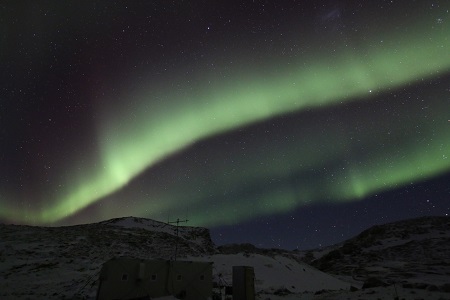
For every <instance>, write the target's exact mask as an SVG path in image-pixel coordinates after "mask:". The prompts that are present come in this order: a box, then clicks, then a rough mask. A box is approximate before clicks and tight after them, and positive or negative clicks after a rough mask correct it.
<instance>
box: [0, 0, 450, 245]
mask: <svg viewBox="0 0 450 300" xmlns="http://www.w3.org/2000/svg"><path fill="white" fill-rule="evenodd" d="M317 3H318V2H317V1H316V2H314V1H305V2H302V3H297V2H295V1H282V2H276V3H272V4H270V3H267V2H263V1H262V2H258V1H256V2H252V3H248V4H243V3H240V2H238V1H236V2H234V1H232V2H226V3H225V2H224V3H221V4H214V5H213V4H209V3H207V2H203V1H194V2H192V1H191V2H180V3H177V4H174V3H170V4H168V3H166V2H164V1H155V2H151V3H147V2H145V1H136V2H133V3H125V2H124V3H110V2H107V1H104V2H96V3H90V2H87V1H86V2H83V4H82V5H80V4H75V2H68V3H65V4H60V3H58V2H57V1H49V2H46V3H45V4H33V5H29V6H26V5H25V4H17V3H14V2H9V3H6V4H2V5H3V7H2V15H1V17H2V18H1V24H0V25H2V26H1V33H2V35H1V36H2V40H1V46H0V51H1V54H0V60H1V62H2V65H3V66H4V68H3V71H2V83H1V86H2V100H1V107H0V109H1V115H0V116H1V121H2V122H1V125H2V126H1V127H2V129H1V131H0V134H1V135H0V138H1V140H2V148H1V152H0V164H1V166H2V168H1V170H0V176H1V181H0V220H4V221H5V222H13V223H21V224H37V225H61V224H63V225H66V224H77V223H84V222H95V221H100V220H104V219H107V218H113V217H120V216H128V215H133V216H140V217H148V218H153V219H157V220H163V221H165V220H166V219H167V218H170V217H175V218H176V217H186V218H188V219H189V220H190V225H199V226H207V227H209V228H211V229H212V232H213V233H214V234H217V235H218V236H217V237H216V238H217V239H218V242H221V241H222V242H225V241H233V237H231V236H234V238H235V239H237V240H239V239H241V240H243V241H245V240H248V242H254V243H257V244H260V245H262V246H267V247H268V246H284V247H301V248H304V247H310V246H311V247H312V246H313V245H317V244H318V243H319V242H317V241H320V239H321V238H322V239H323V241H321V242H320V243H321V244H327V243H329V242H331V241H334V242H335V241H337V240H338V239H337V238H336V237H333V238H330V237H329V236H328V235H330V233H328V234H326V235H324V236H322V237H321V236H320V234H318V233H317V231H316V232H313V231H308V230H309V229H311V228H313V227H314V226H315V227H320V225H317V223H320V222H321V221H322V223H321V224H323V228H326V227H327V226H334V227H333V228H336V227H337V228H338V229H339V228H340V229H341V231H342V232H339V233H338V234H339V235H340V236H341V237H344V236H346V237H348V235H350V234H354V233H357V232H358V230H360V229H362V227H364V226H366V225H370V224H375V223H378V222H384V221H389V220H393V219H396V218H405V217H414V216H419V215H426V214H443V213H444V214H446V213H449V211H450V201H449V200H450V199H449V198H450V184H446V182H447V181H448V180H446V179H448V178H449V172H450V159H448V156H449V155H450V123H449V122H448V120H449V119H450V114H449V113H450V90H449V83H450V81H449V80H450V54H449V53H450V51H449V49H450V40H449V36H450V26H449V20H448V17H449V12H448V9H449V7H445V4H444V3H443V2H442V3H440V2H439V1H438V2H435V3H429V2H425V1H424V2H420V1H419V2H414V5H411V4H410V2H407V1H392V2H391V1H386V2H384V1H383V2H382V3H377V4H375V3H371V4H369V3H364V4H361V3H359V2H357V1H340V2H339V3H338V4H336V3H337V2H331V1H322V2H320V4H317ZM332 12H333V13H332ZM436 186H437V187H436ZM431 187H432V188H431ZM405 191H406V192H405ZM412 191H414V192H412ZM392 195H395V196H392ZM398 195H402V196H398ZM392 197H393V198H392ZM395 201H399V202H398V203H397V202H396V203H393V202H395ZM386 203H392V204H391V205H392V207H397V208H398V207H399V206H402V207H404V211H402V212H399V211H398V212H395V210H394V211H393V212H392V209H390V208H389V207H387V205H389V204H386ZM400 203H401V204H400ZM357 205H364V206H365V207H369V208H368V211H365V212H364V214H365V215H366V216H367V217H365V218H364V219H365V220H364V222H363V223H360V224H358V222H357V221H356V220H358V218H360V216H359V215H358V213H357V212H355V211H358V209H357V208H355V207H356V206H357ZM376 209H380V210H383V211H387V212H389V214H390V215H389V216H385V219H383V217H380V216H379V212H374V211H373V210H376ZM333 210H334V211H336V212H338V211H341V212H342V215H339V216H336V215H335V216H334V217H333V219H334V220H333V221H332V222H331V221H330V218H329V216H328V217H327V216H326V215H327V214H328V213H329V212H330V211H333ZM343 211H345V212H343ZM349 211H351V212H349ZM312 212H314V213H312ZM355 215H358V217H355ZM370 216H372V218H371V217H370ZM286 218H288V219H290V220H291V221H290V222H291V223H292V224H290V225H286V221H284V220H285V219H286ZM352 218H353V219H354V220H352V221H348V220H347V221H346V219H352ZM292 220H302V223H296V222H298V221H295V222H293V221H292ZM337 220H340V221H337ZM330 222H331V223H332V224H334V225H330V224H331V223H330ZM339 222H340V223H339ZM338 223H339V224H338ZM258 224H259V225H258ZM261 224H263V225H261ZM282 224H284V225H282ZM313 224H316V225H314V226H313ZM336 224H338V225H336ZM283 226H284V227H283ZM299 226H303V227H305V229H304V230H305V231H299V229H298V228H297V227H299ZM258 227H259V228H258ZM261 228H263V229H261ZM268 228H270V230H271V231H272V233H270V234H268V235H267V236H266V237H264V236H259V235H260V234H259V233H257V232H259V231H261V230H262V231H264V229H268ZM293 228H295V229H293ZM290 230H291V231H292V234H289V231H290ZM311 230H313V229H311ZM334 230H337V229H333V230H330V232H334ZM247 231H248V232H247ZM236 232H245V234H242V235H241V234H236ZM255 232H256V233H255ZM227 233H228V235H229V237H223V235H226V234H227ZM333 234H334V233H333ZM298 235H316V236H315V238H314V239H311V240H308V239H305V237H299V236H298ZM219 236H220V237H219ZM236 236H239V238H237V237H236ZM252 236H254V237H255V240H253V241H252V240H251V237H252ZM273 236H284V238H283V241H280V239H281V238H278V240H277V241H275V239H274V238H273ZM326 236H327V237H326ZM213 238H214V236H213ZM264 238H265V239H264ZM221 239H223V240H221ZM302 239H303V240H302Z"/></svg>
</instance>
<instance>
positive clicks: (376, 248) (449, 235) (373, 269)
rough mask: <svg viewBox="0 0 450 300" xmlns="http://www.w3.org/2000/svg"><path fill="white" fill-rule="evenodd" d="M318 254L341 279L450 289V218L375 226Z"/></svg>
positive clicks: (324, 266) (319, 261)
mask: <svg viewBox="0 0 450 300" xmlns="http://www.w3.org/2000/svg"><path fill="white" fill-rule="evenodd" d="M314 255H315V256H316V258H317V259H316V260H312V262H311V264H312V265H313V266H315V267H317V268H319V269H320V270H322V271H325V272H327V273H332V274H336V275H340V277H341V278H345V277H350V278H353V279H356V280H361V281H366V282H367V284H368V285H370V282H372V285H379V284H383V283H385V284H387V285H389V284H394V283H396V284H397V285H400V286H403V287H417V288H421V289H428V290H441V291H447V292H450V217H424V218H418V219H412V220H405V221H400V222H395V223H390V224H385V225H379V226H374V227H372V228H370V229H367V230H365V231H364V232H362V233H361V234H359V235H358V236H356V237H355V238H352V239H350V240H348V241H346V242H344V243H342V244H340V245H337V246H334V247H331V248H329V249H327V250H326V251H325V252H324V253H320V252H316V253H314ZM375 279H378V284H377V283H376V282H377V281H376V280H375Z"/></svg>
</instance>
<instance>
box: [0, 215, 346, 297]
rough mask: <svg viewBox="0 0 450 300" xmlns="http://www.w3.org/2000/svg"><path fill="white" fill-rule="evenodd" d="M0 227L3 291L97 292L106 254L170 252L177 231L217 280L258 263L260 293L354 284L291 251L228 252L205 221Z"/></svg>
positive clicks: (190, 255)
mask: <svg viewBox="0 0 450 300" xmlns="http://www.w3.org/2000/svg"><path fill="white" fill-rule="evenodd" d="M177 230H178V238H177ZM0 234H1V240H0V249H1V250H0V274H1V280H0V299H94V298H95V293H96V290H97V286H98V281H97V279H98V276H99V271H100V269H101V266H102V264H103V263H104V262H105V261H107V260H109V259H110V258H112V257H117V256H128V257H136V258H143V259H151V258H164V259H171V258H174V256H175V248H176V247H175V246H176V243H177V239H178V253H177V257H178V259H187V260H200V261H213V262H214V274H213V275H214V278H215V281H216V282H219V281H220V282H221V283H228V284H231V282H232V281H231V272H232V266H234V265H248V266H253V267H254V268H255V277H256V283H255V285H256V291H257V292H258V293H259V297H260V298H261V297H265V296H267V295H272V296H273V295H274V294H277V293H278V294H280V293H284V294H289V295H291V296H292V295H299V294H300V293H303V292H306V291H309V292H311V295H313V293H314V292H316V291H320V290H339V289H346V290H348V289H349V288H350V284H349V283H346V282H344V281H342V280H339V279H337V278H335V277H333V276H331V275H328V274H326V273H323V272H321V271H319V270H317V269H315V268H313V267H310V266H308V265H307V264H305V263H303V262H301V261H299V260H296V259H295V256H292V255H290V254H289V253H288V252H286V253H284V254H283V253H282V252H280V253H275V252H272V251H268V252H267V253H266V254H258V253H248V252H239V251H237V252H236V253H221V252H220V251H219V250H218V249H217V248H216V247H215V246H214V244H213V243H212V241H211V238H210V235H209V231H208V230H207V229H205V228H196V227H181V226H180V227H178V229H177V228H176V226H172V225H169V224H165V223H161V222H157V221H153V220H148V219H141V218H133V217H128V218H120V219H113V220H109V221H104V222H100V223H96V224H86V225H77V226H68V227H34V226H16V225H0ZM266 298H267V297H265V298H264V299H266Z"/></svg>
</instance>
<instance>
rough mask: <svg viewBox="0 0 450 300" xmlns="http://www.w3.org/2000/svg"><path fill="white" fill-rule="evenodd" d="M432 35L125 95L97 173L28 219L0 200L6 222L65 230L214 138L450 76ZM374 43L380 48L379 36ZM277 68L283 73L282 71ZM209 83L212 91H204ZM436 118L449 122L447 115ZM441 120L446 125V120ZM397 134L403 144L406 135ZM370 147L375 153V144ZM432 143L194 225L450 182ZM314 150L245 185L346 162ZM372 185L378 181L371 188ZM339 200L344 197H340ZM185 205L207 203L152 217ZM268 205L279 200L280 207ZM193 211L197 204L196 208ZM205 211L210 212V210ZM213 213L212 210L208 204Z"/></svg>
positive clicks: (81, 174)
mask: <svg viewBox="0 0 450 300" xmlns="http://www.w3.org/2000/svg"><path fill="white" fill-rule="evenodd" d="M416 26H417V27H416ZM430 26H431V25H430V24H421V25H415V26H414V29H417V30H409V31H407V34H406V35H404V36H389V37H388V38H387V37H386V36H383V38H384V40H385V43H384V45H392V46H390V47H387V46H382V45H378V46H377V45H370V46H369V45H366V47H365V48H364V49H363V50H365V51H361V49H359V51H355V52H353V51H349V50H345V49H341V51H340V52H338V54H335V55H334V56H333V59H331V58H330V56H329V55H327V53H325V52H323V53H318V54H316V57H315V59H313V60H311V59H310V60H304V59H303V60H302V59H298V60H297V61H294V62H292V63H290V64H289V65H286V64H283V63H281V64H278V65H277V64H271V66H270V67H268V68H267V72H265V73H264V74H261V72H260V71H259V70H258V68H256V67H252V66H248V65H247V66H242V68H241V69H240V70H234V72H233V73H232V76H230V77H229V78H228V80H224V79H222V78H221V77H219V76H214V74H208V76H203V78H200V79H197V80H198V81H196V82H194V84H193V85H194V86H195V87H194V88H192V87H191V88H189V86H188V85H187V84H183V83H182V84H181V85H180V86H181V88H178V89H170V88H169V86H168V85H167V84H160V85H157V84H155V83H151V84H150V87H149V86H146V87H145V88H144V87H143V88H142V89H141V90H139V91H133V92H129V93H128V95H126V97H127V98H129V99H132V101H129V102H132V103H135V104H134V105H132V106H131V108H127V109H124V110H120V109H114V108H111V109H109V110H106V109H105V108H102V110H104V111H103V112H102V113H103V120H102V122H100V124H99V128H98V142H99V146H100V153H99V156H100V161H97V162H96V164H95V165H89V166H87V165H86V164H82V163H78V164H75V165H74V166H72V167H71V168H70V169H71V170H74V171H73V173H72V175H71V177H70V178H69V177H68V178H65V183H66V185H65V186H66V187H68V190H66V191H64V192H63V193H61V194H58V195H54V197H53V198H52V199H49V200H46V201H45V202H44V203H42V204H41V206H40V207H37V208H30V209H29V210H28V211H27V210H24V209H23V208H20V209H17V208H15V207H12V206H9V205H7V204H6V203H5V201H0V214H1V216H2V217H7V218H8V219H13V220H16V221H19V222H20V221H22V222H26V223H33V224H51V223H54V222H57V221H61V220H63V219H64V218H66V217H68V216H71V215H73V214H76V213H77V212H79V211H81V210H82V209H84V208H86V207H88V206H89V205H91V204H93V203H95V202H96V201H98V200H101V199H102V198H104V197H106V196H108V195H111V194H113V193H115V192H117V191H118V190H120V189H122V188H123V187H125V186H126V185H127V184H128V183H129V182H130V181H131V180H133V178H135V177H136V176H138V175H139V174H141V173H142V172H144V171H145V170H147V169H148V168H151V167H152V166H154V165H155V164H156V163H158V162H161V161H162V160H164V159H166V158H168V157H169V156H170V155H173V154H174V153H176V152H178V151H181V150H183V149H186V148H187V147H189V146H190V145H192V144H193V143H195V142H198V141H200V140H203V139H206V138H208V137H211V136H213V135H217V134H221V133H224V132H227V131H231V130H234V129H236V128H239V127H242V126H246V125H250V124H254V123H256V122H261V121H264V120H267V119H269V118H274V117H277V116H280V115H283V114H286V113H292V112H301V111H302V110H305V109H322V108H324V107H329V106H339V105H343V104H347V103H351V102H353V101H356V100H365V101H370V96H371V94H370V93H369V91H374V92H377V93H382V92H385V91H388V90H389V89H393V88H399V87H401V86H405V85H407V84H408V83H415V82H417V81H419V80H420V79H423V78H433V77H434V76H437V75H439V74H445V73H446V72H448V71H449V70H450V54H449V53H450V52H449V51H448V50H449V49H450V41H449V38H448V37H449V36H450V30H449V29H448V28H447V29H445V30H444V27H442V28H443V29H442V30H432V31H427V30H425V29H422V28H429V27H430ZM373 40H380V39H379V37H374V38H373ZM361 53H365V54H364V55H363V54H361ZM279 65H281V66H284V67H283V69H282V70H280V67H279ZM244 67H245V70H244ZM208 81H210V82H211V84H206V83H207V82H208ZM201 85H203V86H201ZM164 86H167V87H164ZM125 94H126V93H125ZM368 96H369V98H368ZM441 97H443V95H441ZM155 99H160V100H159V101H158V102H157V103H159V104H155ZM111 100H114V99H111ZM440 111H441V112H442V113H444V112H445V107H442V108H441V109H440ZM442 117H443V118H445V121H446V117H445V116H442ZM428 132H431V129H430V130H429V131H428ZM397 134H398V135H399V136H400V135H401V132H398V133H397ZM361 138H362V137H361ZM312 139H314V138H313V137H312ZM366 139H367V141H366V142H367V143H368V144H370V143H371V141H370V139H369V138H366ZM433 141H434V143H435V145H426V146H425V145H409V144H408V143H411V142H410V141H406V142H405V145H404V150H405V151H407V152H406V153H403V154H402V156H399V157H398V158H397V159H394V158H395V157H394V158H392V159H391V160H390V161H389V163H386V155H390V154H389V153H391V152H390V150H389V149H386V151H385V152H382V153H379V152H376V151H373V152H371V151H369V152H368V153H367V154H366V155H367V156H370V157H371V159H370V160H369V159H368V160H367V164H366V165H364V166H356V165H355V166H349V167H347V168H346V167H343V166H337V167H336V168H335V177H336V178H340V179H339V182H338V183H336V182H332V181H327V179H326V178H325V179H322V180H320V181H319V182H316V183H312V184H311V185H310V187H302V188H301V189H302V190H301V191H299V190H298V189H299V188H298V189H297V190H296V189H293V188H292V187H291V186H290V185H289V187H285V186H283V185H288V184H287V183H279V184H278V185H277V186H276V187H274V188H270V189H269V188H267V189H264V190H263V191H261V192H259V193H256V194H255V193H253V194H252V195H250V194H251V193H248V197H247V199H248V201H246V203H239V204H238V203H237V202H236V201H225V202H224V203H223V204H220V205H221V206H220V211H221V212H222V213H221V216H217V215H216V214H213V215H211V214H201V215H200V214H199V215H196V216H195V218H196V220H197V221H196V222H197V223H198V224H199V225H219V224H232V223H236V222H239V221H242V220H245V219H246V218H248V217H250V216H254V215H264V214H269V213H270V214H272V213H274V212H283V211H287V210H290V209H292V208H295V207H298V206H300V205H302V204H304V203H308V202H309V201H316V200H320V199H323V198H326V197H330V196H331V195H333V199H336V200H338V201H339V200H341V201H349V200H354V199H361V198H363V197H366V196H368V195H372V194H374V193H377V192H379V191H383V190H388V189H392V188H394V187H396V186H400V185H405V184H407V183H409V182H411V181H416V180H424V179H426V178H430V177H432V176H436V175H438V174H442V173H445V172H447V171H448V170H449V169H450V159H442V156H443V154H442V153H443V151H445V149H450V144H449V141H450V131H449V130H446V131H443V132H437V134H436V136H434V138H433ZM372 143H376V141H372ZM315 145H316V143H314V142H311V146H309V147H305V149H303V150H302V152H303V153H300V154H299V153H295V154H292V156H288V157H286V159H285V160H284V161H280V162H277V163H275V164H273V166H272V167H270V168H269V169H264V170H263V169H261V170H254V171H253V172H252V174H248V175H249V176H248V177H247V181H248V182H249V183H250V185H251V184H252V183H254V185H255V186H256V185H257V184H258V182H260V181H261V178H268V177H270V176H271V177H275V178H279V179H280V180H281V182H282V179H283V178H287V177H289V175H288V174H289V173H290V172H293V171H295V172H297V173H299V174H304V176H307V175H308V171H307V170H310V169H311V167H313V166H317V165H319V166H320V165H323V164H325V165H326V162H325V163H324V162H323V161H324V158H327V159H328V160H329V161H330V162H331V161H336V160H339V159H341V158H342V156H343V154H342V153H343V151H344V148H345V147H346V146H345V145H343V146H342V147H343V148H342V149H339V148H340V146H334V145H333V146H332V147H330V149H329V153H326V154H325V153H323V152H322V153H316V151H315V149H314V146H315ZM347 146H348V145H347ZM299 157H307V158H308V160H304V159H303V160H300V158H299ZM255 159H256V158H255ZM260 159H262V158H260ZM296 160H297V161H296ZM298 160H300V161H298ZM240 163H241V164H242V166H240V168H242V169H246V167H245V165H246V164H248V165H251V166H254V163H253V162H251V161H248V160H244V159H243V160H242V161H241V162H240ZM223 168H225V169H226V168H228V167H227V166H223ZM367 170H370V172H367ZM269 174H270V175H269ZM374 174H375V175H374ZM243 176H244V175H241V176H237V177H236V179H230V178H228V177H227V178H228V179H227V180H228V181H227V182H222V183H220V184H218V186H221V185H223V186H226V187H231V186H233V185H235V186H236V188H237V189H239V182H240V181H242V179H243ZM374 177H377V178H378V179H379V180H378V179H377V180H374ZM199 178H201V177H199ZM203 179H204V178H203ZM199 180H200V179H199ZM186 184H188V183H186ZM189 184H192V182H189ZM319 185H321V186H323V188H321V189H320V190H318V189H317V186H319ZM180 190H183V189H180ZM212 192H214V191H207V192H206V191H205V193H212ZM241 192H242V193H241V194H246V193H247V192H246V191H241ZM215 193H216V194H217V191H216V192H215ZM2 195H3V196H5V193H2ZM336 195H340V197H339V198H335V197H336ZM183 198H186V199H202V194H201V193H194V192H192V194H189V192H188V193H183V194H182V193H181V192H168V193H166V194H165V195H163V199H159V198H158V197H154V199H155V200H154V201H152V204H151V205H153V208H152V211H153V212H156V213H157V212H163V211H167V210H170V209H175V207H179V208H178V209H179V210H180V211H182V210H183V209H185V207H184V205H183V204H181V205H180V202H179V201H180V200H182V199H183ZM271 199H277V205H274V204H273V201H271ZM200 201H201V200H198V203H200ZM189 202H190V203H191V204H192V203H194V204H195V202H196V200H192V201H191V200H189ZM142 205H144V204H141V206H142ZM202 205H206V206H207V205H208V203H202ZM237 205H240V206H239V208H236V206H237ZM142 209H143V207H139V206H136V207H135V208H134V209H133V210H134V211H135V212H136V213H137V214H138V213H140V212H141V211H142ZM210 209H211V210H212V209H214V206H213V205H211V207H210ZM102 214H105V216H108V217H110V216H112V215H115V214H117V212H116V211H113V208H105V210H104V211H102Z"/></svg>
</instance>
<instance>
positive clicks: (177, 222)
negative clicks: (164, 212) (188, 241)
mask: <svg viewBox="0 0 450 300" xmlns="http://www.w3.org/2000/svg"><path fill="white" fill-rule="evenodd" d="M188 221H189V220H187V219H186V220H180V219H178V218H177V220H176V221H172V222H168V223H169V224H175V223H176V224H177V227H176V233H177V242H176V243H175V261H176V260H177V252H178V226H179V224H180V223H187V222H188Z"/></svg>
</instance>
